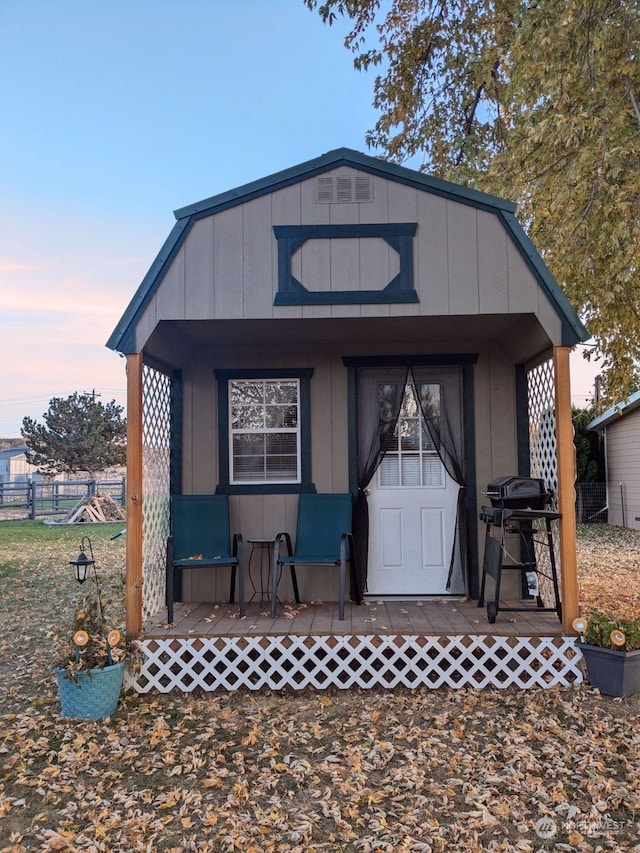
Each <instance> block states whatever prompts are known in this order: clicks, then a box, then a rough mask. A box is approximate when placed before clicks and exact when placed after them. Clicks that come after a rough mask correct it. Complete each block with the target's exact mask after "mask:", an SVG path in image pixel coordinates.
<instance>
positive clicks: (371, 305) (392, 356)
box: [108, 149, 587, 633]
mask: <svg viewBox="0 0 640 853" xmlns="http://www.w3.org/2000/svg"><path fill="white" fill-rule="evenodd" d="M514 212H515V205H514V204H512V203H511V202H507V201H504V200H502V199H498V198H495V197H492V196H489V195H486V194H483V193H480V192H477V191H475V190H469V189H465V188H463V187H460V186H456V185H454V184H451V183H448V182H445V181H441V180H437V179H435V178H430V177H428V176H426V175H424V174H422V173H419V172H415V171H412V170H409V169H406V168H403V167H400V166H394V165H391V164H389V163H387V162H385V161H382V160H379V159H376V158H373V157H369V156H366V155H364V154H360V153H358V152H355V151H351V150H348V149H339V150H336V151H332V152H329V153H328V154H325V155H323V156H321V157H318V158H317V159H315V160H311V161H309V162H307V163H303V164H301V165H300V166H296V167H293V168H291V169H287V170H285V171H283V172H280V173H278V174H276V175H273V176H271V177H268V178H265V179H263V180H259V181H256V182H254V183H251V184H248V185H246V186H242V187H239V188H238V189H235V190H231V191H229V192H226V193H223V194H221V195H218V196H214V197H213V198H209V199H207V200H205V201H202V202H199V203H197V204H193V205H191V206H189V207H185V208H183V209H182V210H178V211H177V212H176V218H177V224H176V225H175V226H174V229H173V231H172V232H171V234H170V235H169V237H168V239H167V241H166V242H165V244H164V246H163V248H162V250H161V252H160V254H159V255H158V257H157V259H156V260H155V262H154V263H153V265H152V266H151V268H150V270H149V272H148V274H147V276H146V277H145V278H144V280H143V282H142V284H141V285H140V287H139V289H138V291H137V293H136V294H135V296H134V298H133V300H132V302H131V304H130V305H129V307H128V308H127V310H126V311H125V313H124V315H123V317H122V319H121V320H120V322H119V324H118V326H117V328H116V330H115V331H114V333H113V335H112V336H111V338H110V340H109V342H108V346H109V347H110V348H111V349H113V350H115V351H117V352H120V353H123V354H125V355H126V357H127V377H128V379H127V381H128V401H129V402H128V412H127V414H128V452H129V463H128V474H127V482H128V491H129V498H128V504H127V545H128V555H127V561H128V562H127V596H128V597H127V603H128V629H129V632H130V633H135V632H136V631H137V630H139V628H140V626H141V624H142V620H143V618H147V617H149V616H150V615H152V614H154V613H156V612H159V611H160V610H161V608H162V606H163V604H164V562H163V560H164V556H163V555H164V542H165V538H166V535H167V533H168V524H169V496H170V494H171V493H193V494H198V493H212V492H224V493H227V494H229V495H230V496H231V512H232V529H233V530H240V531H241V532H242V533H243V535H244V537H245V539H258V538H264V537H267V538H268V537H273V536H274V535H275V533H277V532H278V531H280V530H293V529H295V518H296V507H297V496H298V495H299V494H300V493H301V492H304V491H313V490H317V491H318V492H350V493H351V494H352V495H353V498H354V502H355V503H357V504H358V506H359V509H361V510H362V509H363V508H364V507H363V503H364V502H366V503H367V504H368V512H369V517H370V525H369V532H368V534H367V531H366V528H363V529H360V530H359V531H358V530H356V534H358V532H359V533H360V536H361V539H362V536H364V537H367V541H368V552H369V559H368V567H367V566H366V564H365V567H364V569H363V572H362V575H361V581H362V583H363V589H364V591H365V593H366V594H369V595H373V596H378V597H385V596H390V597H392V596H396V597H398V596H405V597H412V596H413V597H416V596H438V595H447V594H450V593H466V594H467V595H468V596H470V597H472V598H473V597H478V592H479V579H480V570H481V563H482V548H483V541H484V540H483V534H484V530H483V529H482V528H481V527H480V525H479V524H478V514H479V511H480V508H481V506H482V504H483V503H486V502H487V498H486V497H485V496H484V495H483V491H484V490H485V489H486V487H487V484H488V483H490V482H491V481H492V480H493V479H494V478H495V477H498V476H501V475H507V474H519V475H521V476H528V475H529V474H531V475H534V476H543V477H544V478H545V479H546V480H547V482H548V483H549V486H550V488H551V489H552V490H553V492H554V493H555V496H556V499H557V502H558V505H559V509H560V511H561V512H562V513H563V520H562V522H561V530H562V536H561V551H562V555H561V556H562V562H563V594H564V603H565V607H564V609H563V618H564V619H565V627H566V625H567V624H568V626H569V628H568V631H567V633H569V632H570V630H571V629H570V625H571V619H572V618H573V617H574V616H576V615H577V585H576V578H575V526H574V525H575V516H574V507H573V503H574V497H573V483H574V480H575V469H574V462H573V445H572V432H571V406H570V388H569V352H570V350H571V347H573V346H574V345H575V344H577V343H578V342H580V341H583V340H585V339H586V338H587V332H586V330H585V328H584V327H583V325H582V324H581V322H580V320H579V318H578V317H577V315H576V314H575V312H574V311H573V309H572V308H571V306H570V305H569V303H568V301H567V299H566V298H565V296H564V294H563V293H562V291H561V289H560V287H559V286H558V285H557V283H556V282H555V280H554V279H553V277H552V275H551V274H550V272H549V270H548V269H547V268H546V267H545V265H544V263H543V261H542V259H541V258H540V256H539V255H538V253H537V252H536V250H535V248H534V247H533V246H532V244H531V242H530V241H529V239H528V238H527V236H526V234H525V233H524V231H523V229H522V228H521V226H520V225H519V224H518V222H517V220H516V218H515V215H514ZM398 415H399V421H398V423H399V427H398V429H397V435H396V438H395V439H394V440H393V441H392V442H391V443H390V446H389V449H388V452H387V453H386V455H383V454H381V453H380V452H379V447H378V441H379V439H380V436H381V435H383V434H384V432H385V429H386V428H387V426H388V424H389V423H390V422H393V421H394V419H395V418H396V417H398ZM530 443H531V444H532V445H535V449H536V460H535V465H536V467H535V470H531V469H530V450H531V448H530ZM376 466H377V467H376ZM360 517H361V514H360V515H359V514H358V513H357V514H356V519H358V518H360ZM363 562H364V561H363ZM196 575H197V577H195V578H194V579H193V580H192V579H190V578H185V584H184V588H183V594H184V597H185V600H193V601H198V600H207V599H208V600H211V596H212V594H213V595H215V596H216V597H217V600H221V599H223V598H224V596H225V591H226V580H225V579H224V578H223V579H220V580H216V578H214V577H207V576H206V572H205V571H201V572H198V573H196ZM302 575H303V573H302V572H301V577H300V586H301V594H302V597H303V599H304V600H311V599H314V600H315V599H322V598H325V600H326V599H330V598H331V596H332V595H333V590H334V583H335V579H334V578H333V577H332V576H330V573H327V572H319V573H313V572H309V573H308V574H305V575H304V576H302ZM286 583H288V578H284V577H283V595H285V596H286V595H287V594H290V590H288V589H287V588H286V585H285V584H286ZM216 584H217V586H216ZM143 596H144V598H143Z"/></svg>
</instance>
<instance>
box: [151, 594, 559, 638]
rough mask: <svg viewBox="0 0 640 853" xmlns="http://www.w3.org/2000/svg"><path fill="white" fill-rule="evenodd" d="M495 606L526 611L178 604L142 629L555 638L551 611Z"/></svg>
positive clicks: (188, 633) (441, 603)
mask: <svg viewBox="0 0 640 853" xmlns="http://www.w3.org/2000/svg"><path fill="white" fill-rule="evenodd" d="M500 606H501V607H523V606H524V607H527V608H528V609H527V610H526V611H518V612H512V611H508V610H500V611H499V612H498V616H497V619H496V621H495V623H493V624H490V623H489V621H488V619H487V611H486V607H482V608H480V607H478V606H477V602H476V601H469V600H466V599H464V600H459V599H453V598H450V599H434V600H415V601H381V600H376V599H369V600H365V601H363V603H362V604H361V605H357V604H350V603H346V604H345V618H344V620H342V621H340V620H339V619H338V604H337V602H310V603H302V604H294V603H292V602H285V603H284V605H279V606H278V614H277V616H276V618H275V619H272V618H271V616H270V615H269V603H268V601H266V600H265V601H262V602H260V601H256V600H254V601H252V602H249V603H248V604H247V612H246V615H245V616H244V617H242V618H241V617H240V616H239V615H238V609H237V607H236V606H233V605H229V604H178V605H176V609H175V614H174V619H175V621H174V623H173V624H172V625H171V626H169V625H167V621H166V618H167V617H166V609H164V608H163V610H162V611H160V613H158V614H157V615H156V617H154V618H152V619H150V620H149V621H148V622H147V623H146V624H145V626H144V636H145V637H147V638H151V637H163V638H164V637H196V636H199V637H231V636H235V637H238V636H243V637H248V636H283V635H298V636H305V637H306V636H313V635H330V636H334V637H336V636H348V635H369V634H376V635H403V634H411V635H413V634H416V635H423V636H451V635H457V636H473V635H474V634H483V635H489V636H507V637H536V636H544V637H559V636H561V635H562V624H561V622H560V620H559V618H558V616H557V615H556V614H555V613H549V612H544V611H542V612H540V610H539V608H536V607H535V606H534V605H531V606H528V605H526V604H523V602H521V601H520V602H519V601H504V602H501V604H500Z"/></svg>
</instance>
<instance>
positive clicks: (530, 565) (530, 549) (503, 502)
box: [478, 475, 562, 622]
mask: <svg viewBox="0 0 640 853" xmlns="http://www.w3.org/2000/svg"><path fill="white" fill-rule="evenodd" d="M485 494H486V495H487V497H488V498H489V500H490V501H491V506H490V507H486V506H485V507H482V512H481V513H480V520H481V521H482V522H483V523H484V524H486V535H485V551H484V561H483V566H482V586H481V591H480V599H479V601H478V607H482V606H483V605H484V593H485V582H486V578H487V575H489V577H491V578H493V580H494V581H495V593H494V599H493V601H489V602H488V603H487V618H488V620H489V622H495V621H496V615H497V613H498V610H499V609H502V610H530V609H531V607H530V606H528V607H502V608H500V606H499V600H500V582H501V578H502V570H503V568H504V569H516V570H518V571H520V572H521V573H522V575H523V577H526V578H527V580H528V581H530V582H533V587H530V589H532V590H533V593H532V594H533V596H534V597H535V600H536V605H537V608H536V609H538V610H539V611H540V610H543V611H544V610H546V611H552V612H554V613H557V614H558V616H559V617H560V618H562V611H561V604H560V595H559V589H558V579H557V572H556V562H555V554H554V549H553V533H552V528H551V522H552V521H553V520H555V519H558V518H560V513H557V512H553V511H552V510H550V509H548V507H549V504H550V503H551V498H552V495H551V493H550V492H549V490H548V489H547V484H546V483H545V481H544V480H542V479H540V478H536V477H518V476H516V475H508V476H505V477H496V478H495V479H494V480H492V481H491V482H490V483H489V484H488V486H487V489H486V492H485ZM540 519H541V520H542V521H543V522H544V524H543V527H542V529H541V530H538V529H537V525H538V523H539V520H540ZM494 531H495V533H494ZM507 533H509V534H516V535H517V538H518V539H519V540H520V559H519V560H517V561H515V562H512V563H507V564H506V565H503V557H504V555H505V554H506V550H505V535H506V534H507ZM539 533H542V538H540V536H539V535H538V534H539ZM492 534H493V535H492ZM536 543H537V544H538V545H539V546H540V545H542V546H546V547H547V548H548V549H549V565H550V574H549V575H547V574H545V573H544V572H542V571H541V570H540V567H539V566H538V564H537V560H536V555H535V550H536V549H535V544H536ZM539 577H546V578H548V579H549V580H550V581H551V582H552V585H553V597H554V601H553V606H550V607H545V606H544V603H543V601H542V598H541V595H540V588H539V583H538V580H539Z"/></svg>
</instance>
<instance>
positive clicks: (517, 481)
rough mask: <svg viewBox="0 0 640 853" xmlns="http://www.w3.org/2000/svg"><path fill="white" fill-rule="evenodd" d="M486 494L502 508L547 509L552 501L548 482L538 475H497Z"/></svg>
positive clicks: (492, 504)
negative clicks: (537, 476)
mask: <svg viewBox="0 0 640 853" xmlns="http://www.w3.org/2000/svg"><path fill="white" fill-rule="evenodd" d="M485 494H486V496H487V497H488V498H489V500H490V501H491V506H494V507H499V508H500V509H545V507H547V506H548V505H549V502H550V501H551V493H550V492H549V491H548V490H547V484H546V483H545V481H544V480H541V479H538V478H536V477H515V476H508V477H496V479H495V480H493V481H492V482H491V483H489V485H488V486H487V491H486V492H485Z"/></svg>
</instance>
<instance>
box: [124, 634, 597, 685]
mask: <svg viewBox="0 0 640 853" xmlns="http://www.w3.org/2000/svg"><path fill="white" fill-rule="evenodd" d="M139 646H140V650H141V657H142V662H141V668H140V670H139V672H138V673H137V675H136V678H135V682H134V683H133V684H132V685H131V686H133V688H134V689H135V690H137V691H138V692H139V693H147V692H149V691H151V690H157V691H159V692H161V693H168V692H169V691H171V690H182V691H184V692H190V691H192V690H195V689H197V688H200V689H202V690H207V691H213V690H226V691H233V690H238V689H241V688H245V689H248V690H261V689H269V690H281V689H293V690H303V689H304V688H312V689H316V690H324V689H326V688H328V687H337V688H341V689H345V690H347V689H349V688H350V687H362V688H372V687H383V688H389V689H392V688H394V687H408V688H415V687H421V686H426V687H434V688H435V687H478V688H482V687H501V688H505V687H519V688H523V689H527V688H531V687H545V688H550V687H555V686H565V687H566V686H570V685H575V684H579V683H580V682H581V681H582V678H583V676H582V669H581V661H582V655H581V654H580V652H579V651H578V650H577V649H576V646H575V639H574V638H573V637H496V636H487V635H476V636H453V637H435V636H422V635H397V636H362V635H357V636H356V635H352V636H337V637H333V636H290V635H285V636H260V637H189V638H173V639H172V638H166V639H142V640H140V641H139Z"/></svg>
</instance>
